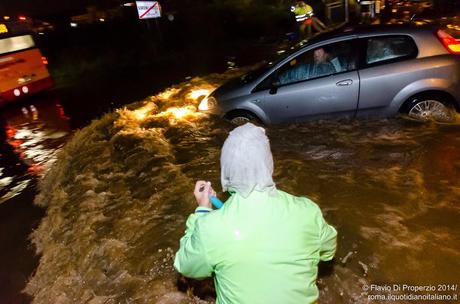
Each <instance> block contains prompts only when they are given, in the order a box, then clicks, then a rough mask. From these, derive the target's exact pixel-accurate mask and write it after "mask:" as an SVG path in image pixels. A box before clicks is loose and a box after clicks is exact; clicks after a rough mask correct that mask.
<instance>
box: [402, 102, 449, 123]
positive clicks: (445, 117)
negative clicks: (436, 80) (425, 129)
mask: <svg viewBox="0 0 460 304" xmlns="http://www.w3.org/2000/svg"><path fill="white" fill-rule="evenodd" d="M407 115H408V116H409V117H410V118H413V119H416V120H420V121H437V122H452V121H454V120H455V109H454V108H453V107H452V106H451V105H449V104H448V103H446V102H443V101H441V100H440V98H437V97H434V96H430V97H425V98H416V99H414V100H413V101H412V102H411V103H410V104H409V106H408V107H407Z"/></svg>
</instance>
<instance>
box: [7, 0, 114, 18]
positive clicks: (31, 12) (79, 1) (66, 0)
mask: <svg viewBox="0 0 460 304" xmlns="http://www.w3.org/2000/svg"><path fill="white" fill-rule="evenodd" d="M108 2H111V3H112V4H113V5H116V3H119V2H120V1H110V0H109V1H108V0H105V1H104V0H102V1H96V0H0V14H2V15H12V16H14V15H18V14H24V15H28V16H33V17H39V16H52V15H56V14H60V13H61V14H62V13H64V14H65V13H66V12H70V11H73V10H80V9H81V10H83V11H84V10H85V7H86V6H87V5H88V4H102V5H104V4H108Z"/></svg>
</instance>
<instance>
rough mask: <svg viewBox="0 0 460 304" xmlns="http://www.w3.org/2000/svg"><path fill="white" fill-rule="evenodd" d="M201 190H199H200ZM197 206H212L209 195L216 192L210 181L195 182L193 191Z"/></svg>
mask: <svg viewBox="0 0 460 304" xmlns="http://www.w3.org/2000/svg"><path fill="white" fill-rule="evenodd" d="M200 190H201V191H200ZM193 194H194V195H195V199H196V202H197V204H198V206H201V207H207V208H212V204H211V201H210V200H209V196H211V195H213V196H215V195H216V192H215V191H214V190H213V189H212V187H211V182H206V181H202V180H200V181H197V182H196V184H195V190H194V191H193Z"/></svg>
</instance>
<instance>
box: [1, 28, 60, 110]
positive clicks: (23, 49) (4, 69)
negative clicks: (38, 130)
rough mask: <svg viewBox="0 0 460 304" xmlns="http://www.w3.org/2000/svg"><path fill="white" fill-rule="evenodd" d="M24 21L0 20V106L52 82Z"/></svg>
mask: <svg viewBox="0 0 460 304" xmlns="http://www.w3.org/2000/svg"><path fill="white" fill-rule="evenodd" d="M47 64H48V62H47V60H46V58H45V57H43V55H42V54H41V52H40V50H39V49H38V48H37V47H36V45H35V42H34V39H33V37H32V32H31V31H30V29H29V28H28V25H27V24H26V23H25V22H21V21H18V22H14V21H12V22H0V106H1V105H4V104H6V103H9V102H12V101H14V100H17V99H19V98H22V97H25V96H28V95H32V94H35V93H37V92H40V91H43V90H47V89H49V88H51V87H52V86H53V80H52V79H51V76H50V74H49V72H48V68H47V67H46V65H47Z"/></svg>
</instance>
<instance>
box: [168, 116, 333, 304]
mask: <svg viewBox="0 0 460 304" xmlns="http://www.w3.org/2000/svg"><path fill="white" fill-rule="evenodd" d="M272 174H273V157H272V154H271V151H270V144H269V141H268V138H267V136H266V135H265V130H264V129H263V128H260V127H257V126H255V125H253V124H251V123H247V124H245V125H243V126H240V127H238V128H235V129H234V130H233V131H232V132H230V135H229V136H228V138H227V139H226V141H225V143H224V146H223V148H222V153H221V183H222V188H223V190H224V191H228V192H229V193H230V194H231V197H230V198H229V199H228V200H227V201H226V202H225V204H224V206H223V207H222V208H221V209H218V210H213V209H212V205H211V203H210V201H209V195H213V194H215V193H214V190H213V189H212V187H211V184H210V183H209V182H205V181H198V182H197V183H196V185H195V190H194V195H195V198H196V200H197V203H198V208H196V210H195V213H193V214H191V215H190V216H189V217H188V219H187V223H186V232H185V235H184V236H183V237H182V239H181V240H180V248H179V250H178V252H177V253H176V257H175V260H174V267H175V268H176V270H177V271H178V272H180V273H181V274H183V275H184V276H186V277H189V278H196V279H200V278H206V277H210V276H212V275H214V283H215V287H216V292H217V304H229V303H234V304H245V303H247V304H257V303H261V304H270V303H273V304H290V303H292V304H299V303H316V301H317V299H318V294H319V292H318V288H317V287H316V277H317V274H318V263H319V261H329V260H332V259H333V257H334V254H335V250H336V242H337V231H336V230H335V229H334V228H333V227H332V226H330V225H328V224H327V223H326V221H325V220H324V218H323V216H322V213H321V210H320V208H319V207H318V205H316V204H315V203H314V202H312V201H311V200H309V199H307V198H305V197H296V196H293V195H291V194H288V193H286V192H283V191H281V190H278V189H277V188H276V186H275V183H274V182H273V179H272ZM200 190H201V191H200Z"/></svg>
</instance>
